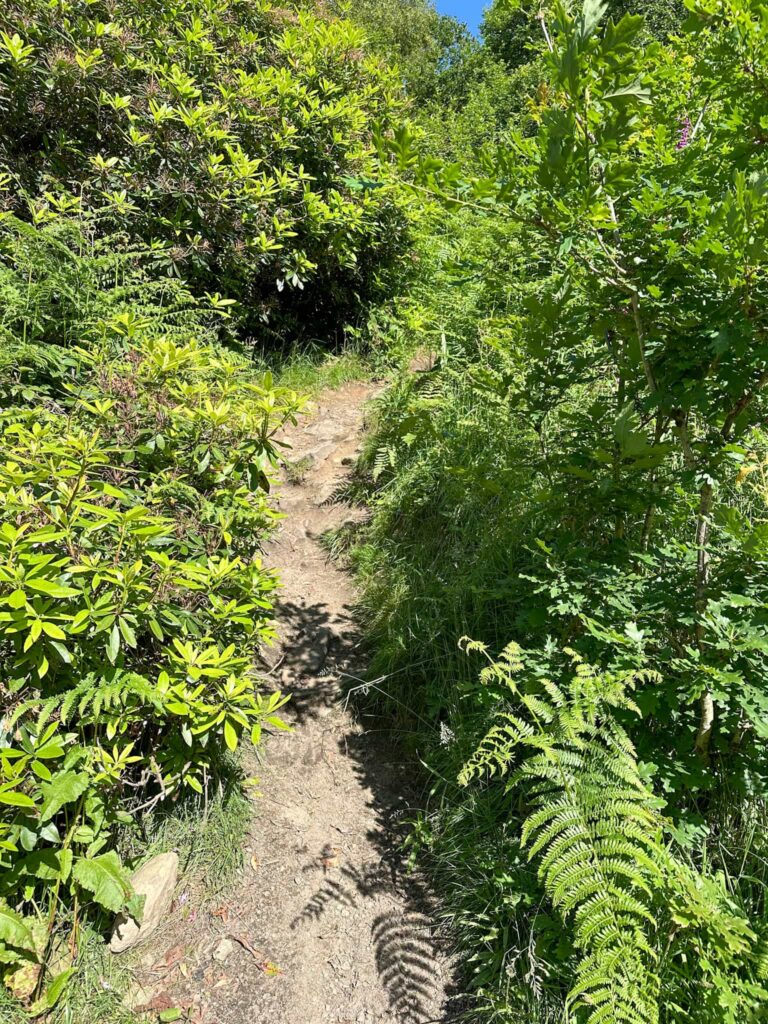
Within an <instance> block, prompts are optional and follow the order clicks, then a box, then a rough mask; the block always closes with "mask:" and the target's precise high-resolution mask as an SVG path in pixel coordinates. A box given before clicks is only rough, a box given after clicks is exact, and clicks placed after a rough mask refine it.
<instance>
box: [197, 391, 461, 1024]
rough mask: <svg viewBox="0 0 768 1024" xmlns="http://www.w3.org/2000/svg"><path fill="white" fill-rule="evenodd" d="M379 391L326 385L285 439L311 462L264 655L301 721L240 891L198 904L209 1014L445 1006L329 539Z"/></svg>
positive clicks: (282, 534) (334, 1016) (423, 898)
mask: <svg viewBox="0 0 768 1024" xmlns="http://www.w3.org/2000/svg"><path fill="white" fill-rule="evenodd" d="M372 394H373V388H372V386H371V385H368V384H347V385H345V386H343V387H342V388H340V389H338V390H336V391H332V392H328V393H326V394H324V395H323V396H321V397H320V398H319V399H318V400H317V401H316V402H315V404H314V411H313V412H312V413H311V414H310V416H308V417H304V418H303V420H302V422H301V423H300V424H299V426H298V427H296V428H294V429H293V430H292V431H290V433H289V434H288V435H287V436H286V438H285V439H286V440H288V441H289V442H290V444H291V445H292V448H293V451H292V452H291V453H290V458H291V460H292V462H293V463H294V464H296V463H299V464H300V466H302V467H303V470H304V473H305V475H304V476H303V478H302V479H301V480H298V481H297V482H293V483H291V482H289V481H288V480H285V481H284V482H283V484H282V491H281V501H280V505H281V510H282V511H283V512H285V513H286V519H285V521H284V523H283V525H282V527H281V529H280V531H279V533H278V535H277V537H276V539H274V540H273V541H272V543H271V544H270V546H269V549H268V551H267V559H268V561H269V563H270V564H272V565H275V566H276V567H278V568H279V569H280V572H281V575H282V580H283V590H282V594H281V600H280V605H279V615H278V622H279V628H280V634H281V645H280V648H279V650H278V651H276V652H275V651H270V652H269V655H268V656H269V659H270V662H271V663H272V665H273V678H274V679H275V680H276V685H279V687H280V688H281V689H283V690H284V691H285V692H288V693H291V694H292V697H293V699H292V701H291V704H290V710H289V711H288V714H287V715H286V716H285V717H286V718H287V720H289V721H290V722H291V724H292V725H293V726H294V729H293V731H292V732H291V733H284V734H280V735H277V736H274V737H272V738H270V740H269V742H268V745H267V751H266V766H265V767H261V768H260V769H258V774H259V776H260V780H261V781H260V787H259V788H260V791H261V794H262V795H261V797H260V798H258V799H257V801H256V804H257V809H258V817H257V819H256V820H255V822H254V826H253V829H252V835H251V836H250V838H249V849H248V850H247V852H246V862H247V865H246V871H245V873H244V876H243V879H242V880H241V882H240V884H239V889H238V891H236V892H235V893H234V894H233V895H232V897H231V899H228V900H227V909H226V913H225V915H224V918H215V919H213V918H212V917H211V915H201V917H204V918H205V920H204V921H203V920H198V921H197V922H196V927H197V928H198V929H199V931H198V934H197V937H196V939H195V945H196V947H197V951H196V953H195V954H194V955H190V953H189V951H188V952H186V953H185V956H186V957H187V960H188V961H190V963H189V968H190V971H189V983H188V985H187V986H186V987H187V990H188V995H189V994H191V995H192V996H193V998H194V1000H195V1003H196V1006H195V1011H194V1012H196V1013H198V1014H199V1015H200V1017H199V1019H200V1020H201V1021H204V1022H205V1024H246V1022H248V1024H384V1022H398V1024H426V1022H436V1021H444V1020H445V1019H446V1015H447V1013H448V1010H447V1003H448V991H449V984H450V961H449V958H448V956H447V954H446V952H445V951H444V950H443V949H441V943H440V940H439V936H438V933H437V929H436V927H435V923H434V920H433V919H432V918H431V917H430V911H429V907H430V901H429V897H428V893H427V892H426V890H425V887H424V886H423V884H422V882H421V881H420V880H419V879H418V878H417V877H414V876H413V875H411V874H408V873H407V872H406V871H405V870H404V866H403V864H402V858H401V855H400V854H399V852H398V848H399V844H400V841H401V840H402V837H403V831H402V824H403V820H404V819H405V818H407V817H408V815H409V813H410V806H409V803H408V792H409V775H412V769H410V768H409V766H408V765H407V764H405V763H400V761H399V758H398V754H397V752H396V749H395V747H394V745H393V744H392V742H391V738H390V737H387V736H386V734H384V733H382V732H381V731H378V730H377V728H376V727H375V726H372V727H371V728H370V729H368V730H366V728H365V727H364V725H363V724H361V723H360V722H359V721H356V719H355V717H354V715H353V713H352V711H351V710H350V709H348V708H347V707H346V706H345V704H346V701H345V697H344V692H345V689H346V688H348V687H349V686H350V685H353V686H354V685H355V681H356V679H362V676H363V672H364V667H365V665H364V654H363V652H362V650H361V644H360V636H359V633H358V630H357V629H356V627H355V622H354V619H353V613H352V606H353V603H354V592H353V587H352V581H351V579H350V577H349V575H348V574H347V573H345V572H344V571H342V570H340V569H339V568H337V567H336V566H335V565H334V564H333V563H332V562H331V561H330V560H329V558H328V556H327V554H326V551H325V550H324V549H323V547H322V545H321V543H320V538H321V536H322V534H323V533H325V531H327V530H329V529H331V528H332V527H334V526H338V525H339V524H340V523H342V522H344V520H346V519H349V518H351V517H354V516H360V515H363V514H364V511H363V510H359V509H354V508H352V507H350V506H349V505H348V504H344V503H343V502H340V501H338V500H337V498H338V494H339V491H340V490H341V489H342V488H343V485H344V482H345V480H346V478H347V476H348V474H349V472H350V466H351V465H352V463H353V461H354V459H355V456H356V453H357V451H358V446H359V443H360V432H361V429H362V419H363V409H364V405H365V402H366V401H367V400H368V399H369V398H370V397H371V396H372ZM272 965H277V967H278V968H279V971H280V973H274V968H273V967H272ZM201 986H202V989H203V991H201ZM180 994H181V993H180ZM193 1019H195V1018H193Z"/></svg>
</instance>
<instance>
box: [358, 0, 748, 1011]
mask: <svg viewBox="0 0 768 1024" xmlns="http://www.w3.org/2000/svg"><path fill="white" fill-rule="evenodd" d="M605 6H606V5H604V4H602V3H597V2H593V0H587V2H585V3H584V4H583V6H582V7H581V8H580V9H579V10H576V9H575V8H572V7H571V6H570V5H567V4H563V3H555V4H553V5H552V7H551V9H546V10H544V12H543V19H544V26H545V27H546V30H547V39H546V40H545V39H544V36H543V34H542V41H541V43H540V44H539V46H540V50H541V51H542V54H543V55H542V57H541V59H542V60H543V62H544V64H545V65H546V66H547V68H548V81H547V82H545V83H543V85H542V88H541V89H540V90H539V91H538V92H537V94H536V96H535V97H533V98H532V102H531V104H530V112H531V118H532V121H533V123H534V125H535V131H533V132H526V131H521V130H513V131H510V137H509V140H508V141H503V142H502V143H501V144H500V145H498V146H497V147H495V148H494V149H492V150H490V149H489V150H488V151H486V152H484V153H482V154H480V155H479V157H478V158H477V159H476V160H474V161H473V163H472V165H471V166H470V168H469V169H468V170H467V171H466V172H464V171H463V170H462V169H461V168H458V167H456V166H455V165H447V164H444V163H441V162H440V161H439V160H437V159H435V158H434V157H433V156H432V155H431V154H427V155H425V154H424V153H419V152H418V151H417V150H416V147H415V145H414V142H413V136H412V135H410V136H409V133H408V132H406V131H403V132H401V133H399V135H398V136H397V137H396V138H394V139H393V140H391V142H390V144H389V145H390V148H391V150H392V153H393V157H394V160H395V161H396V163H397V166H398V167H399V168H401V169H402V170H403V171H407V170H411V171H412V172H413V174H414V177H415V184H416V186H417V187H418V188H419V189H422V190H426V191H427V192H429V193H431V194H432V195H433V196H436V197H440V198H441V199H442V200H443V201H444V202H445V203H446V205H447V206H449V207H452V208H454V209H457V210H463V211H464V220H463V222H458V221H457V222H458V223H463V224H464V227H463V228H462V231H463V233H464V235H465V239H467V240H468V245H466V246H465V245H464V240H462V239H459V241H458V242H457V243H455V244H454V245H453V247H452V248H453V253H452V254H451V255H449V257H448V259H447V260H446V263H447V264H450V263H453V267H452V270H453V284H452V286H451V285H449V284H448V283H447V282H444V281H442V282H441V279H440V278H438V280H437V281H436V282H435V284H434V286H433V290H432V291H430V290H429V289H428V288H426V287H424V288H423V289H422V295H423V301H424V302H425V304H426V308H425V310H424V311H423V313H422V318H421V319H422V322H423V323H424V324H427V325H429V330H428V332H424V333H423V334H422V338H425V339H426V340H428V341H429V342H430V343H431V344H432V347H433V348H435V349H436V350H437V351H438V353H439V358H438V361H437V363H436V364H435V366H434V367H432V369H430V370H428V371H426V372H421V373H417V374H416V375H415V376H413V375H411V376H404V377H403V379H400V380H398V381H397V384H396V386H395V387H394V388H393V389H392V390H391V391H390V393H389V394H388V395H387V396H385V397H384V398H383V400H382V401H381V402H380V403H379V404H378V409H377V423H376V430H375V437H374V438H373V439H372V440H371V442H370V445H369V448H368V450H367V452H366V455H365V458H364V462H363V469H364V471H366V472H367V474H368V482H369V485H370V487H371V492H372V502H373V507H374V514H373V519H372V522H371V525H370V527H369V528H368V530H367V534H366V536H365V538H364V541H363V543H362V544H361V545H360V546H359V547H358V549H357V551H356V552H355V553H354V555H353V557H354V559H355V560H356V563H357V565H358V568H359V572H360V578H361V582H362V585H363V607H364V613H365V615H366V617H367V621H368V624H369V628H370V632H371V636H372V639H373V641H374V643H375V645H376V649H377V655H376V658H375V662H374V666H373V670H374V672H375V673H376V676H377V680H378V681H377V690H376V692H377V694H382V693H384V694H385V695H386V696H385V697H384V698H383V699H382V703H383V705H384V706H385V707H386V709H387V711H388V712H392V713H394V714H396V715H397V720H398V722H404V723H406V724H407V726H408V728H409V729H411V730H414V723H416V724H417V728H418V732H417V733H416V736H415V738H414V742H415V743H417V744H418V751H419V755H420V756H421V757H422V759H423V760H424V761H426V762H427V763H428V764H429V765H430V766H431V767H432V769H433V772H434V780H435V781H434V788H433V793H432V798H431V800H430V805H429V807H428V810H427V812H426V813H425V815H424V816H423V818H422V820H420V822H419V824H418V827H417V829H416V831H415V833H414V839H413V843H414V847H418V845H419V844H422V845H423V847H424V848H425V849H426V850H427V852H428V855H429V862H430V863H431V864H432V865H433V867H434V869H435V873H436V875H437V877H438V878H439V879H440V880H441V883H442V885H443V886H444V892H445V916H446V918H447V920H448V921H450V922H451V923H452V925H453V926H454V927H455V928H456V929H457V931H458V934H459V936H460V942H461V945H462V948H463V949H465V950H467V952H468V955H469V956H470V957H471V963H470V967H471V969H472V970H473V971H475V972H476V973H475V974H474V975H473V976H470V977H471V978H472V979H473V981H474V987H475V988H476V990H477V991H478V995H479V997H480V1001H479V1004H480V1011H479V1015H480V1016H481V1017H483V1018H486V1019H500V1020H503V1021H510V1022H511V1021H514V1022H515V1024H518V1022H522V1021H525V1022H526V1024H527V1022H529V1021H531V1020H534V1021H537V1022H538V1021H551V1020H557V1021H560V1020H563V1019H565V1020H569V1021H570V1020H573V1021H575V1022H578V1024H587V1022H589V1024H593V1022H597V1021H600V1022H601V1024H606V1022H614V1021H621V1022H627V1021H633V1022H638V1024H639V1022H640V1021H642V1022H643V1024H653V1022H656V1021H663V1022H664V1024H673V1022H679V1021H686V1022H689V1021H695V1022H696V1024H713V1022H715V1021H716V1022H718V1024H720V1022H723V1021H729V1022H732V1024H737V1022H739V1024H741V1022H742V1021H753V1020H754V1021H757V1020H760V1019H761V1018H762V1016H764V1012H765V1010H764V1006H765V999H766V995H765V991H764V987H765V975H766V972H765V949H766V938H767V937H768V917H767V915H766V891H767V887H766V883H767V882H768V876H767V874H766V869H765V864H766V860H765V854H766V844H765V838H764V835H763V831H762V825H763V822H764V818H765V807H766V804H767V803H768V789H767V788H766V779H768V758H767V757H766V743H765V739H766V736H767V735H768V717H767V715H766V712H767V710H768V691H767V690H766V685H765V679H766V669H767V668H768V665H767V664H766V651H768V644H767V641H766V628H767V625H768V619H767V618H766V601H767V598H768V590H767V589H766V572H765V568H766V564H765V554H766V547H765V520H766V504H765V501H766V490H765V485H764V475H763V474H764V472H765V470H764V467H765V464H766V455H765V452H766V437H765V431H764V422H765V414H766V400H767V399H768V392H767V391H766V384H768V347H767V346H766V337H767V336H766V315H765V309H766V304H765V299H766V286H767V284H768V274H767V273H766V245H765V240H766V238H767V237H768V229H767V225H768V204H767V203H766V187H765V183H766V175H767V172H768V164H767V163H766V152H765V147H764V145H763V141H762V135H761V129H760V128H759V127H758V125H759V123H760V117H761V116H762V108H761V109H760V112H759V113H758V110H757V109H756V106H755V104H756V99H755V90H754V87H753V85H754V77H755V76H757V77H759V76H761V75H764V74H765V73H766V68H767V67H768V49H766V35H765V32H764V23H763V10H762V7H761V6H760V5H759V4H758V3H753V2H752V0H733V2H727V3H719V2H716V0H712V2H709V0H702V2H701V3H698V2H691V3H689V4H688V7H689V8H690V9H691V10H692V11H693V16H692V17H691V19H690V24H689V26H688V27H689V29H690V34H689V35H687V36H686V37H685V38H684V39H680V40H673V41H672V42H671V43H670V44H669V45H661V44H659V43H657V42H653V41H651V40H650V39H649V38H648V36H647V34H646V33H645V32H644V28H643V22H642V18H640V17H635V16H631V15H626V16H625V17H624V18H622V19H621V20H620V21H619V22H618V23H617V24H614V23H613V22H610V21H608V20H607V19H606V17H605V15H606V11H605ZM457 216H458V215H457ZM476 219H477V220H482V222H483V223H485V225H486V233H487V236H488V238H487V240H486V241H478V238H477V232H476V228H475V226H474V223H473V222H474V221H475V220H476ZM463 249H469V250H470V251H469V252H468V253H467V252H464V251H462V250H463ZM472 280H474V285H472V286H469V287H468V282H470V281H472ZM459 285H461V286H462V287H464V288H465V289H466V290H467V291H469V288H470V287H471V292H470V294H468V295H467V294H465V295H463V296H461V297H459V298H457V297H456V294H457V291H458V287H457V286H459ZM441 334H442V335H443V336H444V341H443V340H442V339H440V335H441ZM436 337H437V338H438V339H440V342H439V344H435V338H436ZM396 340H397V343H398V345H399V344H400V339H399V338H397V339H396ZM462 636H471V637H473V638H476V639H477V640H478V641H480V642H482V643H483V644H484V645H486V646H487V648H488V650H489V651H491V652H498V651H506V653H505V654H503V655H500V656H498V657H494V655H493V654H492V655H491V656H490V657H491V663H492V668H489V670H487V672H486V673H484V674H483V678H482V679H481V684H480V685H478V683H477V681H476V680H475V679H474V678H473V673H472V671H471V668H470V667H468V666H467V664H466V662H465V661H464V660H463V658H462V656H461V655H460V653H459V651H458V643H459V640H460V638H461V637H462ZM510 638H512V639H513V640H514V644H512V645H511V646H508V645H509V640H510ZM565 651H571V652H575V655H576V656H577V664H578V666H580V668H577V669H576V670H575V671H574V669H573V667H572V666H571V665H569V663H568V659H567V657H564V653H563V652H565ZM518 656H519V658H518ZM517 660H520V661H521V662H522V665H521V666H520V667H518V666H517V664H515V665H514V667H513V666H512V665H511V663H512V662H517ZM585 666H590V668H589V669H585ZM583 671H585V672H587V676H582V672H583ZM489 673H490V675H489ZM585 680H586V682H585ZM585 687H587V689H586V690H585ZM387 698H389V699H387ZM395 709H396V710H395ZM638 711H639V712H640V714H638V713H637V712H638ZM462 784H466V786H465V785H462ZM638 807H642V810H640V811H638ZM657 812H660V813H657ZM641 821H642V824H641ZM476 823H477V824H476ZM475 828H476V829H477V831H476V832H474V831H472V830H473V829H475ZM526 840H529V841H530V852H531V854H532V855H533V864H534V865H535V866H536V867H537V868H540V870H539V871H537V872H535V873H534V872H532V871H531V870H530V869H528V870H526V864H525V860H526V851H525V849H524V847H525V845H526V842H525V841H526ZM542 921H543V926H542ZM753 953H754V955H753Z"/></svg>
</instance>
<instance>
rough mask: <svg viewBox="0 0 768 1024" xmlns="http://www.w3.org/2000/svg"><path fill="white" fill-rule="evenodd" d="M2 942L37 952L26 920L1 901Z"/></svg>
mask: <svg viewBox="0 0 768 1024" xmlns="http://www.w3.org/2000/svg"><path fill="white" fill-rule="evenodd" d="M0 942H5V943H6V944H7V945H9V946H16V947H18V948H19V949H25V950H28V951H29V952H34V951H35V940H34V937H33V935H32V932H31V930H30V928H29V927H28V926H27V924H26V922H25V920H24V918H23V917H22V916H21V914H19V913H18V912H17V911H15V910H12V909H11V908H10V907H9V906H8V905H7V904H6V903H4V902H2V901H0Z"/></svg>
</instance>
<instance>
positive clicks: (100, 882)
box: [72, 850, 132, 914]
mask: <svg viewBox="0 0 768 1024" xmlns="http://www.w3.org/2000/svg"><path fill="white" fill-rule="evenodd" d="M72 877H73V878H74V879H75V881H76V882H77V883H78V884H79V885H80V886H82V888H83V889H87V891H88V892H90V893H91V895H92V896H93V898H94V899H95V900H96V902H97V903H98V904H99V905H100V906H102V907H104V908H105V909H106V910H111V911H112V912H113V913H114V914H117V913H119V911H120V910H122V909H123V907H124V906H125V903H126V900H128V899H129V898H130V896H131V892H132V890H131V884H130V880H129V878H128V875H127V873H126V871H125V869H124V868H123V865H122V864H121V863H120V858H119V857H118V855H117V853H116V852H115V851H114V850H110V851H109V852H108V853H102V854H100V855H99V856H98V857H93V858H91V859H90V860H89V859H88V858H86V857H81V858H80V859H79V860H77V861H75V866H74V868H73V869H72Z"/></svg>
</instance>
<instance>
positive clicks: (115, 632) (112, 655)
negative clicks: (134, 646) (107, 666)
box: [107, 624, 120, 665]
mask: <svg viewBox="0 0 768 1024" xmlns="http://www.w3.org/2000/svg"><path fill="white" fill-rule="evenodd" d="M119 652H120V630H119V629H118V627H117V624H115V625H114V626H113V627H112V629H111V631H110V634H109V640H108V641H107V657H108V658H109V660H110V661H111V662H112V664H113V665H114V664H115V662H116V661H117V655H118V654H119Z"/></svg>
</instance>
